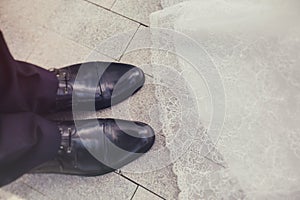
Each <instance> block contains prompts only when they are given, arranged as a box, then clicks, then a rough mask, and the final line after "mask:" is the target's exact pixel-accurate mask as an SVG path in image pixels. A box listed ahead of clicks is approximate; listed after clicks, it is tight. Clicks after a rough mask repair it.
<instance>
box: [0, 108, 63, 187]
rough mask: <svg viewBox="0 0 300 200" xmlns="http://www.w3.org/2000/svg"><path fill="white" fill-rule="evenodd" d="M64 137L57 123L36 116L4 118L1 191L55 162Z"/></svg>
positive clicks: (1, 118)
mask: <svg viewBox="0 0 300 200" xmlns="http://www.w3.org/2000/svg"><path fill="white" fill-rule="evenodd" d="M60 137H61V136H60V133H59V131H58V128H57V125H56V124H55V123H53V122H50V121H48V120H45V119H44V118H42V117H40V116H38V115H36V114H33V113H17V114H1V115H0V187H1V186H3V185H6V184H8V183H10V182H12V181H14V180H15V179H17V178H18V177H20V176H22V175H23V174H24V173H26V172H28V171H30V170H31V169H32V168H34V167H36V166H38V165H40V164H42V163H44V162H46V161H48V160H50V159H53V158H54V156H55V155H56V154H57V150H58V149H59V145H60V140H61V138H60Z"/></svg>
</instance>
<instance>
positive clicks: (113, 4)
mask: <svg viewBox="0 0 300 200" xmlns="http://www.w3.org/2000/svg"><path fill="white" fill-rule="evenodd" d="M116 3H117V0H114V2H113V3H112V5H111V6H110V10H111V9H112V8H113V7H114V6H115V4H116Z"/></svg>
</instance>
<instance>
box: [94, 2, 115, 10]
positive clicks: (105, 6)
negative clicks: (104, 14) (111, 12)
mask: <svg viewBox="0 0 300 200" xmlns="http://www.w3.org/2000/svg"><path fill="white" fill-rule="evenodd" d="M89 1H90V2H93V3H95V4H97V5H99V6H102V7H104V8H108V9H111V7H112V6H113V4H114V2H115V0H89Z"/></svg>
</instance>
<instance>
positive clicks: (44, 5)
mask: <svg viewBox="0 0 300 200" xmlns="http://www.w3.org/2000/svg"><path fill="white" fill-rule="evenodd" d="M62 1H63V0H47V1H40V0H1V2H0V21H1V20H9V21H12V22H14V23H17V22H18V21H19V20H22V19H27V20H29V21H30V22H31V23H34V24H39V25H45V24H47V22H48V21H49V18H50V16H51V14H52V13H53V11H54V10H55V8H57V7H58V6H59V5H60V2H62Z"/></svg>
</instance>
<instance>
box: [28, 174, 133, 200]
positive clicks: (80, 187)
mask: <svg viewBox="0 0 300 200" xmlns="http://www.w3.org/2000/svg"><path fill="white" fill-rule="evenodd" d="M23 181H24V182H25V183H26V184H28V185H30V186H32V187H33V188H35V189H36V190H38V191H40V192H42V193H43V194H45V195H46V196H49V197H51V199H66V197H67V198H68V199H72V200H73V199H74V200H77V199H78V200H80V199H89V200H93V199H95V200H98V199H103V200H106V199H107V200H111V199H116V200H119V199H124V200H125V199H130V198H131V197H132V195H133V193H134V191H135V189H136V187H137V186H136V185H135V184H133V183H132V182H130V181H128V180H126V179H124V178H122V177H121V176H119V175H117V174H114V173H111V174H107V175H104V176H99V177H78V176H63V175H26V176H24V178H23Z"/></svg>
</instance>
